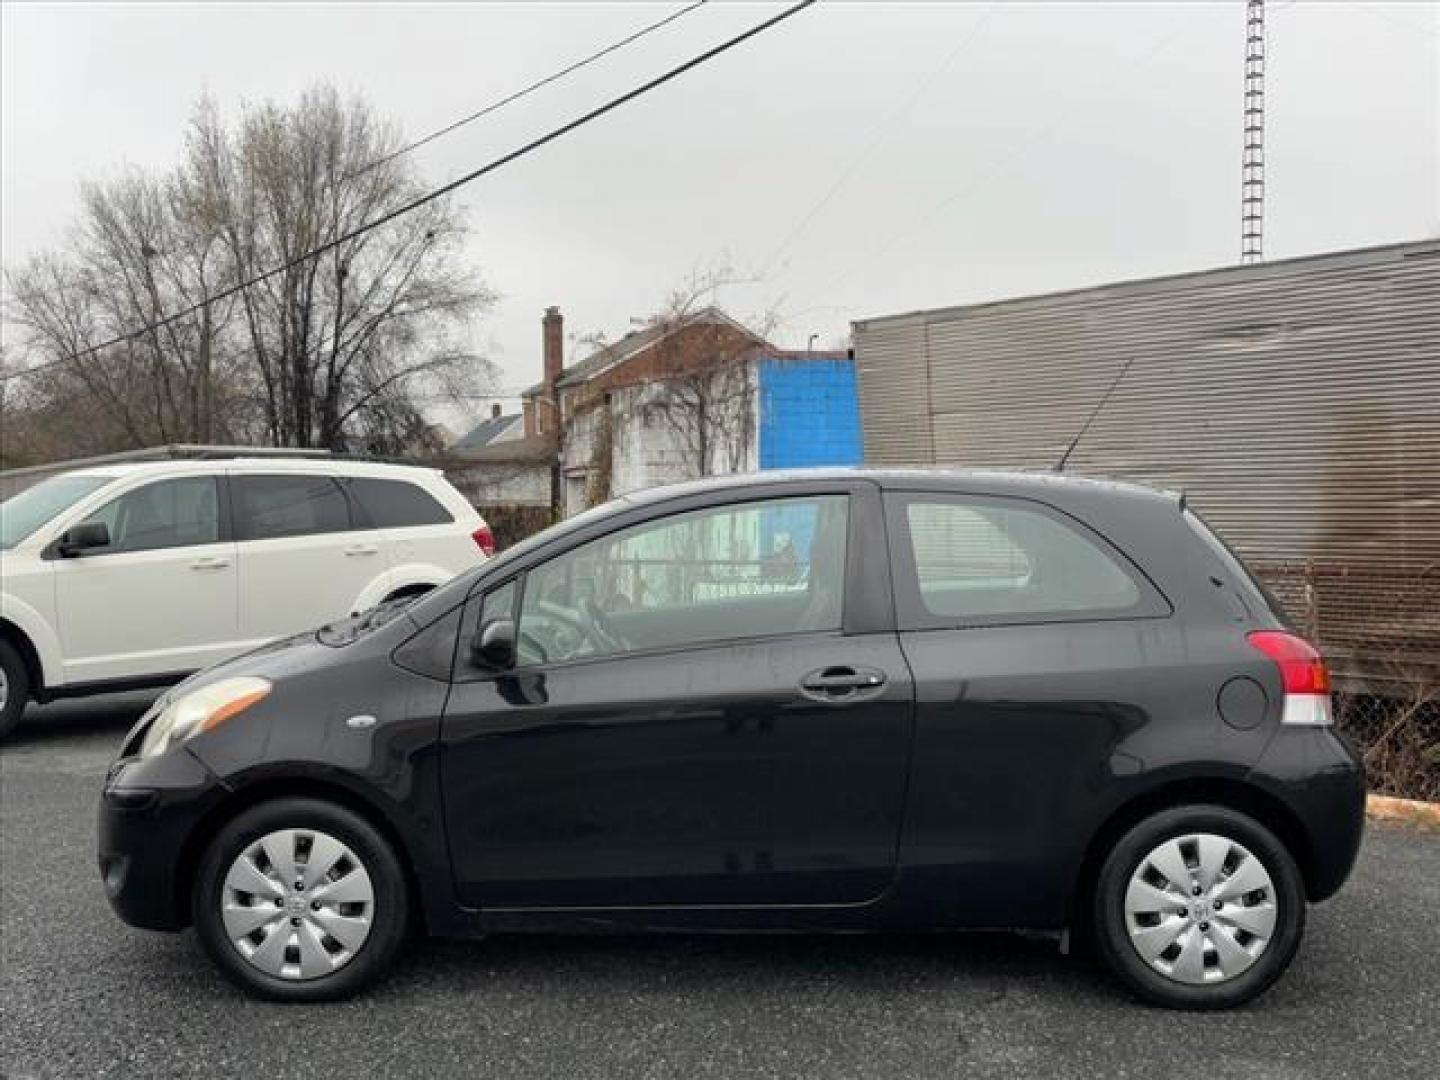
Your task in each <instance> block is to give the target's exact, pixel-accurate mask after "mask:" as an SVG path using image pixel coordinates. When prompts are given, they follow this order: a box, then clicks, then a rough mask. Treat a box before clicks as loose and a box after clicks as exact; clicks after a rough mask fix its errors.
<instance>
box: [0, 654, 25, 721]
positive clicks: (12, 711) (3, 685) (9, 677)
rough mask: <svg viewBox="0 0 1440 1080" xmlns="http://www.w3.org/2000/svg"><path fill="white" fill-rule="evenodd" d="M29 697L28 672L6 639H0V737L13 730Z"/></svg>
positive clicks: (23, 662)
mask: <svg viewBox="0 0 1440 1080" xmlns="http://www.w3.org/2000/svg"><path fill="white" fill-rule="evenodd" d="M29 698H30V673H29V672H28V671H26V670H25V661H24V660H22V659H20V654H19V653H18V652H16V651H15V647H14V646H13V645H11V644H10V643H9V642H8V641H4V640H0V739H3V738H5V736H7V735H9V734H10V732H12V731H14V730H15V728H16V727H17V726H19V723H20V717H21V715H22V714H23V713H24V712H25V702H26V701H28V700H29Z"/></svg>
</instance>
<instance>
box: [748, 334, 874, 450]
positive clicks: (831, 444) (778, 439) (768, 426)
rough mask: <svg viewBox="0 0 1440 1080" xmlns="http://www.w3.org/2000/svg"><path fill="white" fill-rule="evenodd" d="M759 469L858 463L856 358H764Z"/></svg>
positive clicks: (761, 379) (762, 366)
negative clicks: (854, 359)
mask: <svg viewBox="0 0 1440 1080" xmlns="http://www.w3.org/2000/svg"><path fill="white" fill-rule="evenodd" d="M759 375H760V387H759V390H760V468H762V469H798V468H804V467H805V466H807V465H859V464H860V463H861V461H862V460H863V458H864V449H863V445H862V443H861V441H860V401H859V398H858V397H857V396H856V390H855V363H854V361H853V360H832V359H825V360H819V359H817V360H806V359H803V358H799V357H797V358H795V359H789V360H773V359H772V360H761V361H760V364H759Z"/></svg>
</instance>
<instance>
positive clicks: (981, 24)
mask: <svg viewBox="0 0 1440 1080" xmlns="http://www.w3.org/2000/svg"><path fill="white" fill-rule="evenodd" d="M999 5H1000V0H992V3H991V4H990V6H989V7H988V8H986V9H985V13H984V14H983V15H981V16H980V19H979V21H978V22H976V23H975V24H974V25H972V26H971V27H970V30H969V32H968V33H967V34H965V35H964V36H963V37H962V38H961V39H960V41H959V42H958V43H957V44H956V46H955V47H954V48H953V49H951V50H950V52H949V53H948V54H947V55H946V57H945V59H943V60H942V61H940V65H939V66H938V67H937V68H935V69H934V70H933V71H931V72H930V74H928V75H926V76H925V77H924V78H923V79H921V80H920V81H919V82H918V83H916V84H915V89H914V90H913V91H912V92H911V93H910V96H909V97H908V98H906V99H905V100H904V101H903V102H902V103H901V104H900V106H899V108H897V109H896V110H895V111H894V112H892V113H890V114H889V115H887V116H886V117H885V119H884V120H882V121H881V122H880V125H879V126H878V127H877V128H876V129H875V133H874V135H873V136H872V137H871V138H870V141H869V142H868V143H866V145H865V147H864V148H863V149H862V150H861V151H860V153H859V154H857V155H856V156H855V157H854V158H853V159H851V161H850V164H849V165H847V166H846V167H845V169H844V171H842V172H841V173H840V175H839V176H837V177H836V178H835V180H834V182H833V183H832V184H831V185H830V187H829V188H828V189H826V191H825V194H824V195H822V196H821V197H820V198H819V200H818V201H816V203H815V204H814V205H813V206H811V207H810V209H809V210H808V211H806V213H805V216H804V217H802V218H801V219H800V220H799V221H798V222H796V223H795V226H794V227H793V228H792V229H791V230H790V231H789V232H788V233H786V234H785V239H784V240H782V241H780V243H779V244H777V245H776V246H775V249H774V250H773V251H772V252H771V253H770V255H769V256H768V257H767V258H766V260H765V261H764V262H763V263H762V264H761V268H760V276H761V277H764V276H765V275H766V274H768V273H769V272H770V270H771V269H772V268H773V267H774V266H775V265H776V263H777V262H778V261H779V259H780V256H781V255H783V254H784V253H785V252H786V251H788V250H789V249H790V246H791V245H792V244H794V243H795V241H796V240H798V239H799V238H800V237H801V236H803V235H804V233H805V230H806V229H808V228H809V227H810V225H811V223H812V222H814V220H815V219H816V218H817V217H819V216H820V212H821V211H822V210H824V209H825V207H827V206H829V205H830V202H831V200H832V199H834V198H835V196H836V195H838V194H839V193H840V190H841V189H842V188H843V187H844V186H845V185H846V184H848V183H849V182H850V179H851V177H853V176H854V175H855V173H856V172H857V171H858V170H859V169H860V166H861V165H863V164H864V163H865V161H866V159H867V158H869V157H870V155H871V154H873V153H874V152H875V151H876V149H877V148H878V147H879V146H880V144H881V143H883V142H884V141H885V140H886V139H887V138H889V137H890V135H891V134H892V133H893V132H894V131H895V129H896V128H897V127H899V126H900V122H901V121H902V120H904V118H905V116H906V115H907V114H908V113H909V112H910V110H911V109H913V108H914V107H915V106H916V104H917V103H918V102H919V101H920V99H921V98H922V97H924V96H925V94H926V93H927V92H929V90H930V88H931V87H932V86H934V85H935V83H936V81H937V80H939V78H940V76H941V75H943V74H944V73H945V72H946V71H948V70H949V68H950V65H951V64H953V63H954V62H955V60H956V58H957V57H959V55H960V54H961V53H962V52H964V51H965V50H966V49H967V48H969V46H970V43H971V42H973V41H974V40H975V39H976V38H978V37H979V36H980V32H981V31H982V30H984V29H985V24H986V23H988V22H989V21H990V18H991V16H993V15H994V14H995V10H996V8H998V7H999Z"/></svg>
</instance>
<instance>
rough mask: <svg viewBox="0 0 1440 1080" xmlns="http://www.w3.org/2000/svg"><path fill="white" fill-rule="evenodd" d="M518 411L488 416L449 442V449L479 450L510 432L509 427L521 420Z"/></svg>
mask: <svg viewBox="0 0 1440 1080" xmlns="http://www.w3.org/2000/svg"><path fill="white" fill-rule="evenodd" d="M523 419H524V418H523V417H522V416H521V415H520V414H519V413H507V414H506V415H505V416H492V417H488V418H486V419H484V420H482V421H480V423H478V424H476V425H475V426H474V427H473V428H471V429H470V430H469V431H467V432H466V433H465V434H464V435H462V436H460V438H458V439H456V440H455V441H454V442H453V443H451V444H450V449H451V450H479V449H480V448H481V447H484V446H489V445H490V444H491V443H493V442H496V441H498V440H501V439H503V437H504V436H506V435H509V434H512V432H511V429H512V428H514V427H515V426H517V425H518V424H520V423H522V422H523Z"/></svg>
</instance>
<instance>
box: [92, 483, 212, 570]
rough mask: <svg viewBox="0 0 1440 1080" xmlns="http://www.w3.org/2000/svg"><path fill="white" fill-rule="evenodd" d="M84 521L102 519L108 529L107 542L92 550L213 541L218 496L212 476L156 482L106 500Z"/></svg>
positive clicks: (107, 551)
mask: <svg viewBox="0 0 1440 1080" xmlns="http://www.w3.org/2000/svg"><path fill="white" fill-rule="evenodd" d="M85 521H86V522H102V523H103V524H104V525H105V527H106V528H107V529H108V530H109V532H110V546H109V547H106V548H102V549H100V550H99V551H98V552H96V554H118V553H120V552H126V551H155V550H158V549H160V548H174V547H193V546H195V545H197V544H214V543H216V542H217V541H219V539H220V499H219V496H218V494H217V491H216V486H215V479H214V477H210V476H196V477H187V478H186V479H183V480H161V481H159V482H158V483H154V484H146V485H145V486H144V487H141V488H136V489H135V490H134V491H127V492H126V493H125V494H124V495H121V496H119V497H118V498H115V499H111V500H110V501H109V502H108V503H106V504H105V505H104V506H102V507H101V508H100V509H99V510H97V511H96V512H95V513H93V514H91V515H90V516H89V517H87V518H86V519H85Z"/></svg>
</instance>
